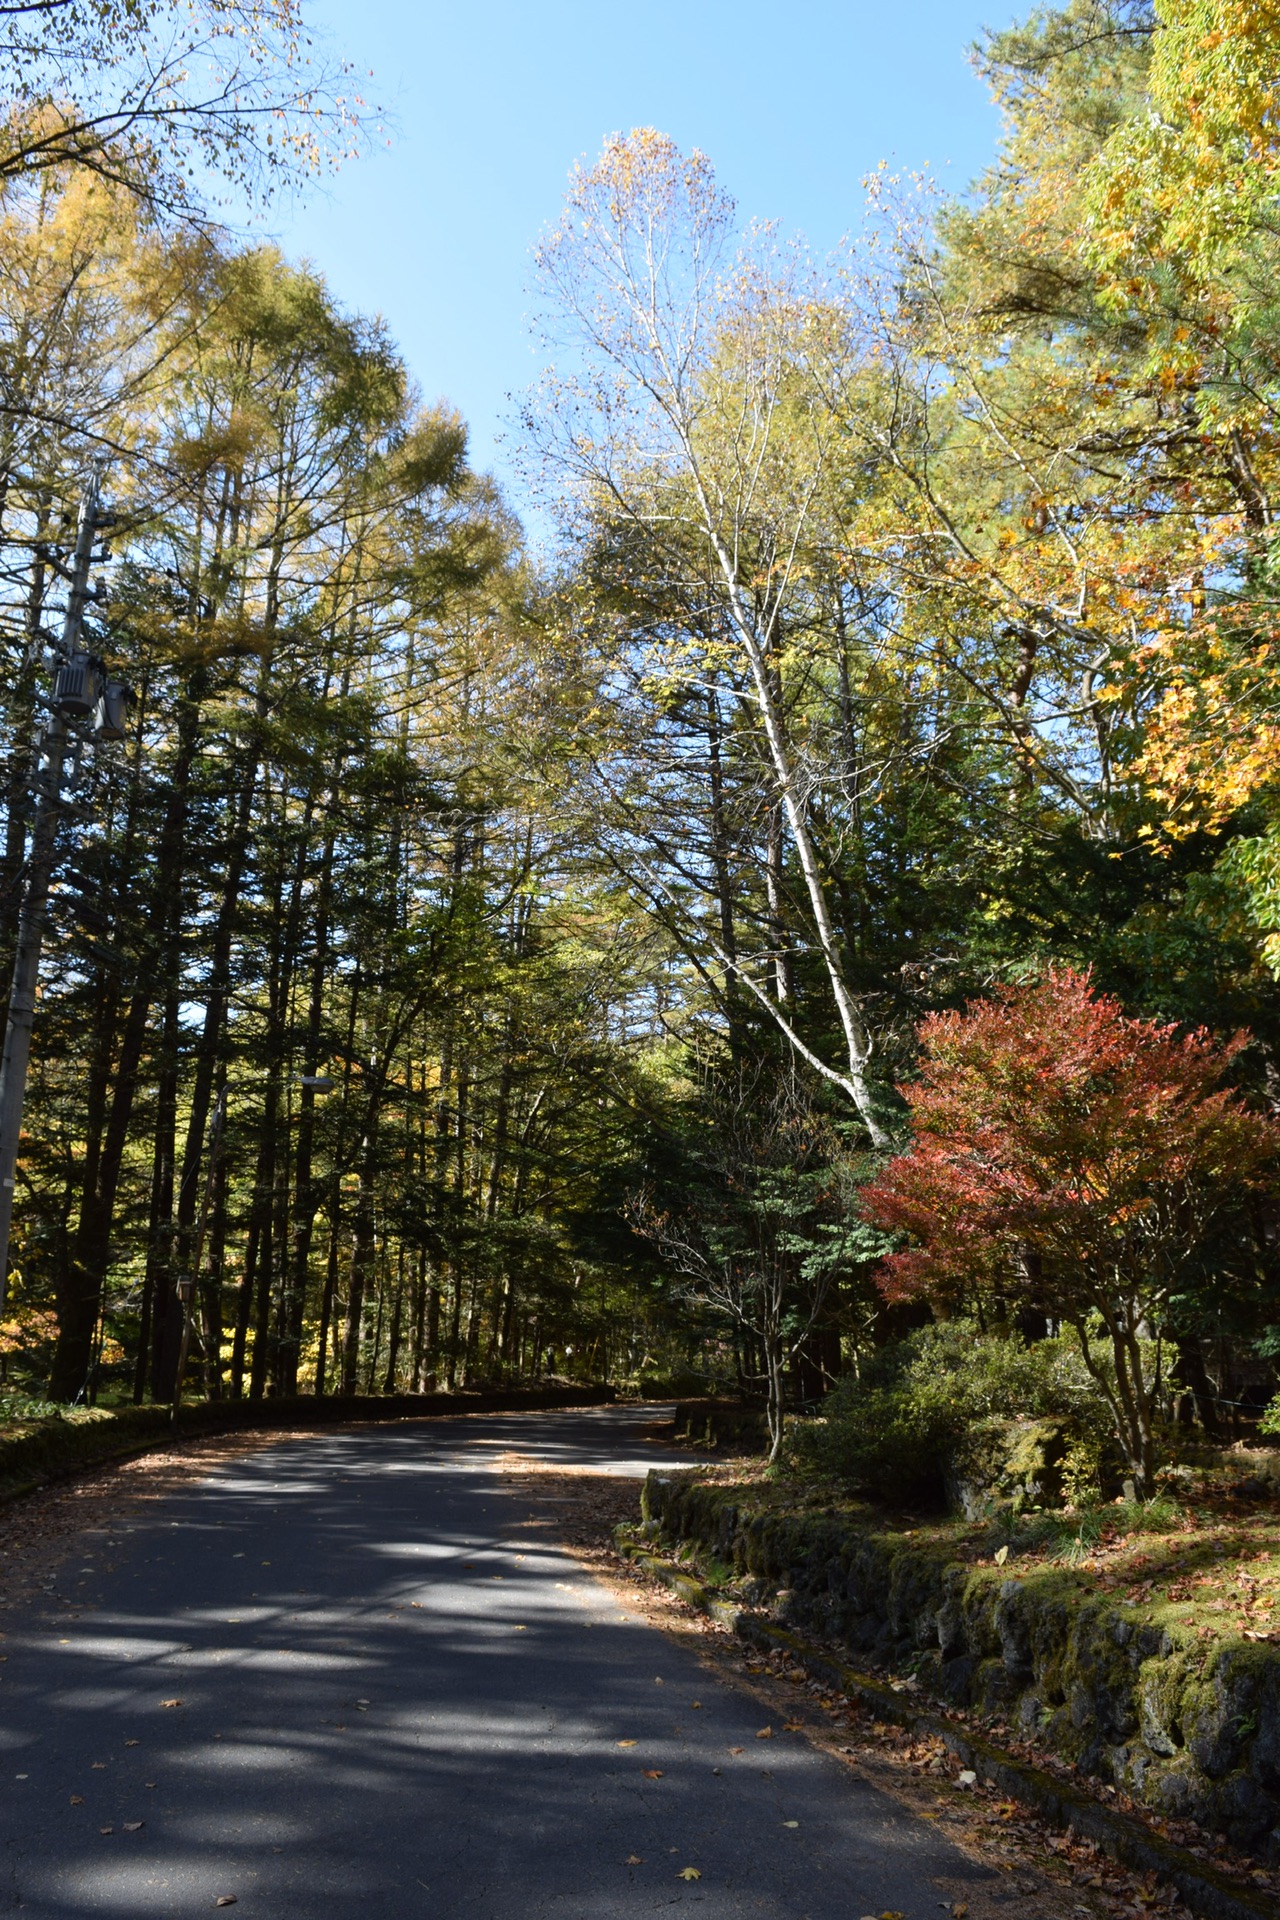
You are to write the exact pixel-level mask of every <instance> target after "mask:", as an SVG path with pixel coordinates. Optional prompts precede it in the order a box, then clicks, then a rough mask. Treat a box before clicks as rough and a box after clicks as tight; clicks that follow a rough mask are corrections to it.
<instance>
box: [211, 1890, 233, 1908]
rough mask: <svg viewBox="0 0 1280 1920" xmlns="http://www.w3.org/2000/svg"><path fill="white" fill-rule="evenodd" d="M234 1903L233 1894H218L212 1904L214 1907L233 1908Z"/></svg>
mask: <svg viewBox="0 0 1280 1920" xmlns="http://www.w3.org/2000/svg"><path fill="white" fill-rule="evenodd" d="M235 1903H236V1896H235V1895H234V1893H220V1894H219V1895H218V1897H217V1899H216V1900H215V1901H214V1903H213V1904H214V1906H215V1907H234V1905H235Z"/></svg>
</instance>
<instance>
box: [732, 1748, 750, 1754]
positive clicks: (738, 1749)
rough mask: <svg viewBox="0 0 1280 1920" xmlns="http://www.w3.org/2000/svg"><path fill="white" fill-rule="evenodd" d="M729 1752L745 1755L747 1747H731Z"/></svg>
mask: <svg viewBox="0 0 1280 1920" xmlns="http://www.w3.org/2000/svg"><path fill="white" fill-rule="evenodd" d="M729 1751H730V1753H745V1752H746V1748H745V1747H730V1749H729Z"/></svg>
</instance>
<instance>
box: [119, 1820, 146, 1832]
mask: <svg viewBox="0 0 1280 1920" xmlns="http://www.w3.org/2000/svg"><path fill="white" fill-rule="evenodd" d="M146 1824H147V1823H146V1821H145V1820H126V1821H124V1822H123V1825H124V1830H125V1832H126V1833H141V1831H142V1829H143V1827H145V1826H146Z"/></svg>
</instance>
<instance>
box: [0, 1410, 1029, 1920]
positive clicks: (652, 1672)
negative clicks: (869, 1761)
mask: <svg viewBox="0 0 1280 1920" xmlns="http://www.w3.org/2000/svg"><path fill="white" fill-rule="evenodd" d="M651 1418H652V1414H651V1412H650V1413H646V1412H644V1411H636V1410H629V1409H613V1408H609V1409H601V1410H598V1411H591V1412H584V1413H572V1414H535V1415H528V1414H518V1415H512V1414H508V1415H501V1416H495V1417H493V1418H491V1419H483V1420H481V1419H469V1420H466V1421H455V1422H449V1421H423V1422H415V1423H412V1424H408V1425H399V1426H394V1427H380V1428H379V1427H373V1428H362V1429H356V1430H347V1431H344V1432H336V1433H325V1434H321V1435H317V1436H315V1437H314V1438H307V1439H305V1440H301V1441H298V1440H294V1441H289V1442H285V1443H281V1444H279V1445H275V1446H271V1447H269V1448H266V1449H264V1450H263V1451H260V1452H258V1453H254V1454H250V1455H247V1456H243V1457H241V1458H239V1459H236V1460H234V1461H230V1462H224V1463H222V1464H221V1465H219V1466H218V1467H216V1469H214V1470H213V1471H212V1472H211V1473H210V1475H209V1477H208V1478H207V1479H206V1480H204V1481H203V1482H201V1483H199V1484H197V1485H196V1486H195V1487H193V1488H191V1489H189V1490H187V1491H184V1492H180V1493H176V1494H173V1495H171V1496H169V1497H167V1498H166V1499H165V1500H164V1501H163V1502H161V1503H159V1504H158V1505H157V1506H155V1507H153V1508H150V1509H147V1510H145V1511H144V1512H142V1513H141V1514H139V1512H138V1511H136V1510H135V1511H134V1512H133V1513H132V1514H131V1516H130V1517H129V1518H128V1519H127V1520H126V1521H123V1522H122V1523H121V1527H120V1528H119V1529H118V1530H117V1532H116V1533H115V1534H114V1535H112V1536H111V1537H110V1539H108V1540H106V1541H104V1542H103V1544H102V1545H101V1546H98V1547H95V1549H94V1551H93V1552H92V1554H90V1555H88V1556H86V1557H82V1558H80V1559H73V1560H71V1561H69V1562H68V1563H67V1565H66V1566H65V1568H64V1569H63V1571H62V1572H61V1573H60V1575H59V1578H58V1588H59V1592H58V1593H57V1594H54V1595H52V1596H51V1597H50V1599H49V1601H48V1603H47V1604H46V1605H44V1606H42V1607H41V1608H39V1609H35V1610H33V1611H31V1612H29V1613H28V1614H26V1615H24V1616H19V1617H18V1618H16V1619H15V1618H12V1617H11V1619H10V1621H9V1622H8V1623H7V1624H8V1627H9V1632H8V1634H7V1636H6V1638H5V1642H4V1646H5V1651H6V1654H7V1659H6V1661H5V1663H4V1665H3V1666H0V1675H2V1676H3V1678H2V1679H0V1795H2V1803H3V1809H4V1811H3V1829H4V1841H5V1877H4V1880H3V1882H2V1883H0V1884H2V1886H3V1893H2V1894H0V1907H3V1909H4V1910H5V1911H17V1912H21V1913H23V1914H26V1915H29V1916H31V1920H82V1916H90V1915H93V1916H113V1917H116V1916H118V1917H119V1920H125V1916H128V1917H129V1920H152V1917H153V1916H155V1917H157V1920H158V1917H163V1920H179V1916H181V1917H182V1920H185V1917H186V1916H188V1915H197V1914H199V1915H203V1914H205V1913H208V1912H210V1911H211V1910H212V1909H213V1908H214V1907H215V1906H216V1905H217V1904H218V1903H219V1902H222V1903H223V1904H226V1905H228V1906H230V1905H232V1904H234V1906H235V1909H236V1920H239V1916H240V1915H243V1916H244V1920H418V1916H422V1920H529V1917H530V1916H539V1917H542V1916H545V1920H615V1917H616V1920H639V1916H642V1915H649V1914H658V1913H665V1912H666V1911H667V1910H668V1909H670V1908H672V1907H676V1906H679V1907H690V1908H696V1910H697V1912H698V1914H699V1915H700V1916H702V1920H746V1916H752V1920H860V1916H862V1915H875V1916H879V1915H881V1914H884V1913H891V1914H893V1915H895V1916H896V1915H901V1916H903V1917H904V1920H926V1916H928V1917H929V1920H938V1914H939V1909H940V1907H941V1905H942V1902H943V1900H944V1899H945V1900H949V1901H950V1900H955V1899H957V1898H958V1897H959V1896H961V1895H962V1894H964V1895H967V1897H972V1894H973V1893H977V1892H979V1891H981V1892H984V1893H989V1892H990V1891H991V1889H992V1883H993V1882H994V1880H995V1876H994V1875H989V1874H987V1873H984V1872H982V1871H981V1870H980V1869H978V1868H976V1867H974V1866H973V1865H972V1864H971V1863H970V1862H969V1861H968V1860H966V1859H965V1857H964V1856H963V1855H962V1854H960V1853H959V1852H957V1851H956V1850H955V1849H953V1848H952V1847H950V1846H949V1845H948V1844H947V1842H946V1841H945V1840H944V1839H943V1838H942V1837H941V1835H940V1834H938V1833H937V1832H936V1831H935V1830H933V1829H932V1828H931V1827H930V1826H928V1825H927V1824H926V1823H924V1822H921V1821H916V1820H914V1819H913V1818H912V1817H911V1816H909V1815H908V1814H906V1813H904V1812H903V1811H902V1810H901V1809H899V1808H898V1807H897V1806H896V1805H895V1804H894V1803H893V1802H892V1801H889V1800H887V1799H885V1798H884V1797H883V1796H881V1795H879V1794H878V1793H877V1792H876V1791H875V1790H874V1789H873V1788H871V1787H869V1786H867V1785H865V1784H863V1783H861V1782H859V1780H858V1779H857V1778H856V1777H854V1776H852V1775H851V1774H850V1773H849V1772H848V1771H847V1770H846V1769H845V1768H843V1767H842V1766H841V1765H840V1764H839V1763H838V1762H837V1761H835V1760H832V1759H830V1758H829V1757H827V1756H825V1755H823V1754H822V1753H820V1752H818V1751H816V1750H815V1749H813V1748H811V1747H810V1746H808V1745H807V1744H806V1743H805V1742H804V1740H803V1739H801V1738H799V1737H797V1736H790V1737H787V1738H775V1739H774V1740H773V1741H772V1742H771V1743H770V1745H769V1746H768V1748H767V1749H766V1748H763V1747H762V1746H761V1745H760V1744H758V1743H757V1742H756V1740H755V1738H754V1736H755V1733H756V1730H757V1726H758V1723H759V1718H760V1708H759V1706H758V1704H756V1703H755V1702H753V1699H752V1697H751V1696H750V1695H749V1694H747V1693H746V1692H739V1691H738V1690H737V1689H735V1688H734V1687H733V1686H732V1685H730V1684H728V1683H726V1682H725V1681H723V1680H719V1679H716V1678H713V1677H711V1676H710V1675H709V1674H708V1672H707V1671H706V1669H705V1668H704V1667H703V1666H701V1665H700V1664H699V1662H698V1660H697V1658H696V1656H695V1655H694V1654H693V1653H692V1652H691V1651H689V1650H687V1649H686V1648H685V1647H684V1646H682V1645H680V1644H677V1643H675V1642H673V1641H672V1640H670V1639H668V1638H667V1637H665V1636H664V1635H663V1634H661V1633H660V1632H659V1631H658V1630H657V1629H655V1628H653V1627H651V1626H648V1625H646V1624H644V1623H643V1622H642V1621H641V1620H639V1619H637V1618H636V1617H635V1616H634V1615H626V1614H623V1613H621V1612H620V1611H619V1607H618V1603H617V1602H616V1600H614V1599H612V1598H611V1597H610V1595H609V1594H608V1593H607V1592H606V1590H605V1589H604V1588H603V1587H602V1586H601V1585H600V1584H599V1583H598V1582H597V1581H596V1580H594V1579H593V1577H592V1576H591V1575H590V1574H589V1573H587V1572H585V1571H584V1570H583V1569H582V1568H581V1567H580V1566H579V1565H578V1563H577V1562H576V1561H574V1560H573V1559H572V1558H571V1557H570V1556H569V1555H567V1554H566V1553H564V1552H562V1551H560V1550H558V1549H557V1548H555V1547H554V1546H552V1545H549V1544H548V1539H547V1536H546V1530H545V1528H539V1527H536V1526H534V1525H533V1524H532V1512H531V1508H530V1506H529V1503H528V1501H527V1500H526V1499H525V1498H524V1497H523V1496H522V1495H521V1494H519V1493H518V1492H516V1491H513V1490H512V1489H510V1488H509V1487H504V1485H503V1484H502V1483H501V1482H500V1480H499V1477H498V1475H497V1473H496V1472H495V1471H494V1467H495V1463H496V1461H497V1459H498V1457H499V1456H500V1455H501V1454H502V1453H504V1452H506V1451H507V1450H514V1451H518V1452H520V1453H524V1454H527V1455H537V1456H539V1457H541V1458H542V1459H544V1460H546V1461H548V1462H561V1463H563V1464H566V1465H573V1466H587V1467H595V1468H597V1469H599V1470H604V1471H609V1472H615V1473H626V1474H634V1475H639V1474H641V1473H643V1471H644V1470H645V1467H646V1466H647V1465H648V1464H649V1461H648V1459H647V1458H646V1455H645V1450H644V1443H643V1438H642V1427H643V1425H644V1424H645V1422H646V1421H647V1420H649V1419H651ZM664 1458H666V1459H667V1460H668V1463H669V1456H664ZM71 1597H74V1599H75V1601H76V1608H75V1617H69V1616H70V1613H71V1609H69V1608H68V1607H67V1606H66V1604H65V1603H66V1600H67V1599H68V1598H71ZM659 1683H660V1684H659ZM695 1703H696V1704H695ZM735 1748H740V1749H741V1751H740V1752H734V1751H733V1749H735ZM654 1774H659V1775H660V1777H659V1778H654V1777H652V1776H653V1775H654ZM6 1776H7V1777H6ZM139 1823H140V1824H139ZM695 1875H696V1876H697V1877H695ZM970 1890H972V1892H970Z"/></svg>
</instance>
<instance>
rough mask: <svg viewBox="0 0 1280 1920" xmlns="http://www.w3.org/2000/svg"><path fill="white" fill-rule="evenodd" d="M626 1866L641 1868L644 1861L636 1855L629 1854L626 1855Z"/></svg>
mask: <svg viewBox="0 0 1280 1920" xmlns="http://www.w3.org/2000/svg"><path fill="white" fill-rule="evenodd" d="M627 1865H628V1866H629V1867H642V1866H643V1865H644V1861H643V1860H642V1859H641V1857H640V1855H639V1854H638V1853H629V1854H628V1855H627Z"/></svg>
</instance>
